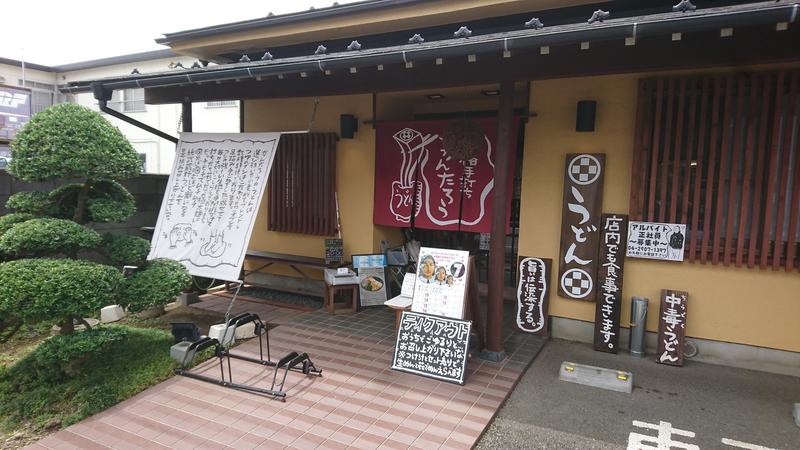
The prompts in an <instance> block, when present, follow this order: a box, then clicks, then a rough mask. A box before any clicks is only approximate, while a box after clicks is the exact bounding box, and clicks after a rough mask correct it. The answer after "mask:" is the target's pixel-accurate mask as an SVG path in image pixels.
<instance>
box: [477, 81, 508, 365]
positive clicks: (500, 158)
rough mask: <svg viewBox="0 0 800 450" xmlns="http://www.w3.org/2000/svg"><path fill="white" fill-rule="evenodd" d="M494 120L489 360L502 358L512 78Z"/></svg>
mask: <svg viewBox="0 0 800 450" xmlns="http://www.w3.org/2000/svg"><path fill="white" fill-rule="evenodd" d="M497 120H498V124H497V153H496V155H495V162H494V194H493V196H494V201H493V202H492V239H491V242H490V243H489V301H488V309H487V326H486V349H485V350H484V353H483V357H484V358H486V359H490V360H493V361H501V360H503V359H504V358H505V353H504V351H503V286H504V284H505V283H504V280H503V279H504V273H505V261H506V239H505V238H506V218H507V217H508V205H507V202H506V201H505V199H506V197H507V194H508V177H510V176H512V174H510V173H509V171H510V169H511V156H512V155H513V154H514V153H515V152H514V149H512V148H511V131H512V129H513V122H514V82H513V81H503V82H501V83H500V105H499V113H498V118H497Z"/></svg>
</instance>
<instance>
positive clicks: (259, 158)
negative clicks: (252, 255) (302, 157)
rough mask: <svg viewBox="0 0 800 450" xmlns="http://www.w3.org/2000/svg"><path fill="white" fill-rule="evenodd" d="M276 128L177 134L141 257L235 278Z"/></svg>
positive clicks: (258, 201) (200, 273) (275, 140)
mask: <svg viewBox="0 0 800 450" xmlns="http://www.w3.org/2000/svg"><path fill="white" fill-rule="evenodd" d="M280 136H281V135H280V133H227V134H213V133H182V134H181V140H180V141H179V142H178V147H177V148H176V150H175V163H174V164H173V166H172V174H170V176H169V181H168V182H167V189H166V192H165V193H164V200H163V202H162V203H161V211H160V212H159V214H158V221H157V222H156V228H155V233H154V234H153V242H152V244H151V248H150V254H149V255H148V256H147V259H153V258H162V257H163V258H171V259H174V260H177V261H180V262H181V263H183V265H184V266H186V268H187V269H188V270H189V273H190V274H192V275H196V276H201V277H207V278H215V279H218V280H225V281H236V280H237V279H238V278H239V274H240V272H241V269H242V263H243V262H244V256H245V251H247V243H248V242H249V241H250V234H251V233H252V231H253V223H254V222H255V220H256V213H257V212H258V207H259V205H260V204H261V198H262V196H263V194H264V187H265V186H266V182H267V177H268V176H269V172H270V170H271V169H272V161H273V159H274V157H275V149H276V148H277V147H278V139H279V138H280Z"/></svg>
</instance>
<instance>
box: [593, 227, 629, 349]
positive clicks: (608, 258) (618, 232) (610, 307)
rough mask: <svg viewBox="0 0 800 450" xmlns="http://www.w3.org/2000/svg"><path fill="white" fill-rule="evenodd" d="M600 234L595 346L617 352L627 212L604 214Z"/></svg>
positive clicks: (595, 347)
mask: <svg viewBox="0 0 800 450" xmlns="http://www.w3.org/2000/svg"><path fill="white" fill-rule="evenodd" d="M600 223H601V224H602V226H603V233H602V237H601V238H600V264H599V266H598V269H597V288H598V289H599V292H598V297H597V305H596V307H595V314H594V349H595V350H597V351H601V352H607V353H617V351H618V350H619V321H620V311H621V310H622V271H623V269H624V268H625V252H624V251H623V247H624V245H625V243H626V242H627V240H626V236H627V234H628V216H627V215H625V214H603V216H602V219H601V220H600Z"/></svg>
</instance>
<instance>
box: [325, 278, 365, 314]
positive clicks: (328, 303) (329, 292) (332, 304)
mask: <svg viewBox="0 0 800 450" xmlns="http://www.w3.org/2000/svg"><path fill="white" fill-rule="evenodd" d="M348 289H349V290H350V291H352V296H353V305H352V310H351V312H357V311H358V284H357V283H354V284H336V285H330V284H327V283H326V284H325V300H324V306H325V309H327V310H328V312H329V313H331V314H336V293H337V292H339V291H345V290H348Z"/></svg>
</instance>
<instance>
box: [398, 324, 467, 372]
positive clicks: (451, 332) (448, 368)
mask: <svg viewBox="0 0 800 450" xmlns="http://www.w3.org/2000/svg"><path fill="white" fill-rule="evenodd" d="M471 330H472V322H470V321H467V320H458V319H450V318H447V317H441V316H434V315H430V314H420V313H416V312H409V311H404V312H403V316H402V318H401V320H400V328H399V330H398V331H397V343H396V345H395V349H394V359H393V360H392V369H395V370H400V371H403V372H410V373H415V374H417V375H422V376H425V377H429V378H435V379H437V380H442V381H449V382H451V383H457V384H464V377H465V376H466V372H467V351H468V349H469V336H470V332H471Z"/></svg>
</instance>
